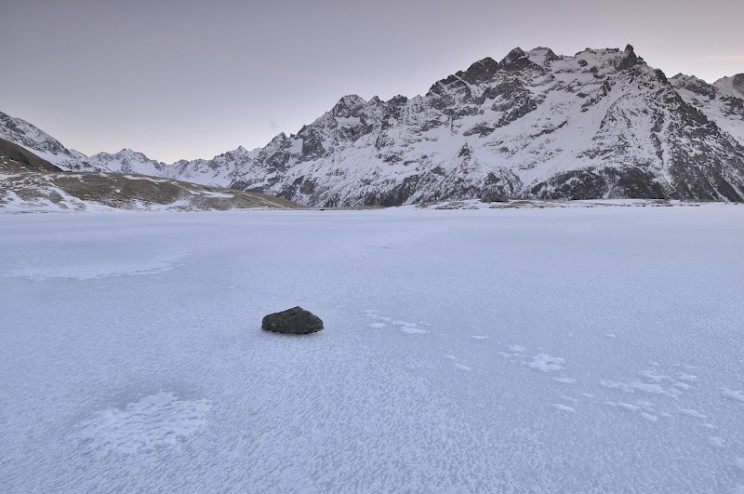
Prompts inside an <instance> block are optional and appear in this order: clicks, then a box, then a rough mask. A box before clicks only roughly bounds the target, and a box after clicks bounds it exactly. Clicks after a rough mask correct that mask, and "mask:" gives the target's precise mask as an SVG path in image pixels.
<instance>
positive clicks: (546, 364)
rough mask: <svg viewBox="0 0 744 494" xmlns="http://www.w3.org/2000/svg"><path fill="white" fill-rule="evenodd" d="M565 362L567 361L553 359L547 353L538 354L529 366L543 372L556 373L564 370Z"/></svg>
mask: <svg viewBox="0 0 744 494" xmlns="http://www.w3.org/2000/svg"><path fill="white" fill-rule="evenodd" d="M565 362H566V361H565V360H563V359H562V358H560V357H551V356H550V355H548V354H547V353H538V354H537V355H535V356H534V357H532V362H530V363H529V364H528V365H529V366H530V367H532V368H533V369H537V370H539V371H541V372H555V371H558V370H561V369H563V364H564V363H565Z"/></svg>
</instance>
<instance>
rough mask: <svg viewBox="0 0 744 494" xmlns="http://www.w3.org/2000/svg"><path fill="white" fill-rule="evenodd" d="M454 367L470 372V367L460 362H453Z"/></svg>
mask: <svg viewBox="0 0 744 494" xmlns="http://www.w3.org/2000/svg"><path fill="white" fill-rule="evenodd" d="M455 367H456V368H457V369H460V370H464V371H468V372H470V370H471V369H470V367H468V366H467V365H462V364H455Z"/></svg>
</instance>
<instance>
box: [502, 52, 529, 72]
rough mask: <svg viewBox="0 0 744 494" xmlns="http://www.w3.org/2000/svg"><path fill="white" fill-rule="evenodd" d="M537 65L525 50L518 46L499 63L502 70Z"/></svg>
mask: <svg viewBox="0 0 744 494" xmlns="http://www.w3.org/2000/svg"><path fill="white" fill-rule="evenodd" d="M530 65H535V64H534V63H533V62H532V61H531V60H530V57H529V56H528V55H527V53H525V51H524V50H522V49H521V48H519V47H517V48H514V49H513V50H512V51H510V52H509V53H508V54H507V55H506V56H505V57H504V58H503V59H502V60H501V62H500V63H499V66H500V67H501V69H502V70H506V71H509V72H514V71H518V70H522V69H525V68H527V67H529V66H530Z"/></svg>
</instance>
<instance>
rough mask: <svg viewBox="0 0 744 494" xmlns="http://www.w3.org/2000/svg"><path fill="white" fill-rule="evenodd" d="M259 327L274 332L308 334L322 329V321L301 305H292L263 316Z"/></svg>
mask: <svg viewBox="0 0 744 494" xmlns="http://www.w3.org/2000/svg"><path fill="white" fill-rule="evenodd" d="M261 328H262V329H265V330H266V331H273V332H275V333H290V334H308V333H315V332H316V331H320V330H321V329H323V321H322V320H321V319H320V318H319V317H318V316H316V315H315V314H313V313H312V312H309V311H306V310H305V309H303V308H302V307H293V308H292V309H287V310H285V311H282V312H275V313H273V314H269V315H267V316H265V317H264V318H263V320H262V321H261Z"/></svg>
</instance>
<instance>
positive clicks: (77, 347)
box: [0, 204, 744, 494]
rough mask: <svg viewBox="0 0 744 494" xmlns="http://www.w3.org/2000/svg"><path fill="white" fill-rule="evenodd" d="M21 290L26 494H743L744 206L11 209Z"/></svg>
mask: <svg viewBox="0 0 744 494" xmlns="http://www.w3.org/2000/svg"><path fill="white" fill-rule="evenodd" d="M0 294H1V295H0V297H1V300H2V310H1V311H0V491H1V492H3V493H6V494H14V493H34V492H55V493H60V492H64V493H83V492H121V493H132V492H174V493H184V492H263V493H279V492H282V493H285V492H297V493H326V492H345V493H353V492H368V493H381V492H443V493H467V492H478V493H484V492H493V493H502V492H503V493H525V492H535V493H556V492H577V493H578V492H580V493H617V492H634V493H651V492H653V493H675V494H679V493H696V494H699V493H708V492H709V493H729V492H730V493H742V492H744V420H743V418H744V207H743V206H726V205H715V204H713V205H705V206H701V207H669V208H663V207H658V208H647V207H598V208H593V209H576V208H572V209H534V210H520V209H514V210H508V209H507V210H480V211H466V210H458V211H430V210H417V209H412V208H410V209H391V210H377V211H243V212H222V213H86V214H69V215H43V214H37V215H0ZM295 305H300V306H302V307H304V308H306V309H308V310H311V311H313V312H314V313H316V314H317V315H319V316H320V317H321V318H322V319H323V320H324V322H325V327H326V329H325V330H324V331H322V332H320V333H316V334H314V335H310V336H305V337H291V336H283V335H276V334H270V333H266V332H264V331H262V330H261V329H260V323H261V318H262V317H263V316H264V315H265V314H267V313H269V312H274V311H278V310H283V309H287V308H290V307H293V306H295Z"/></svg>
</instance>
